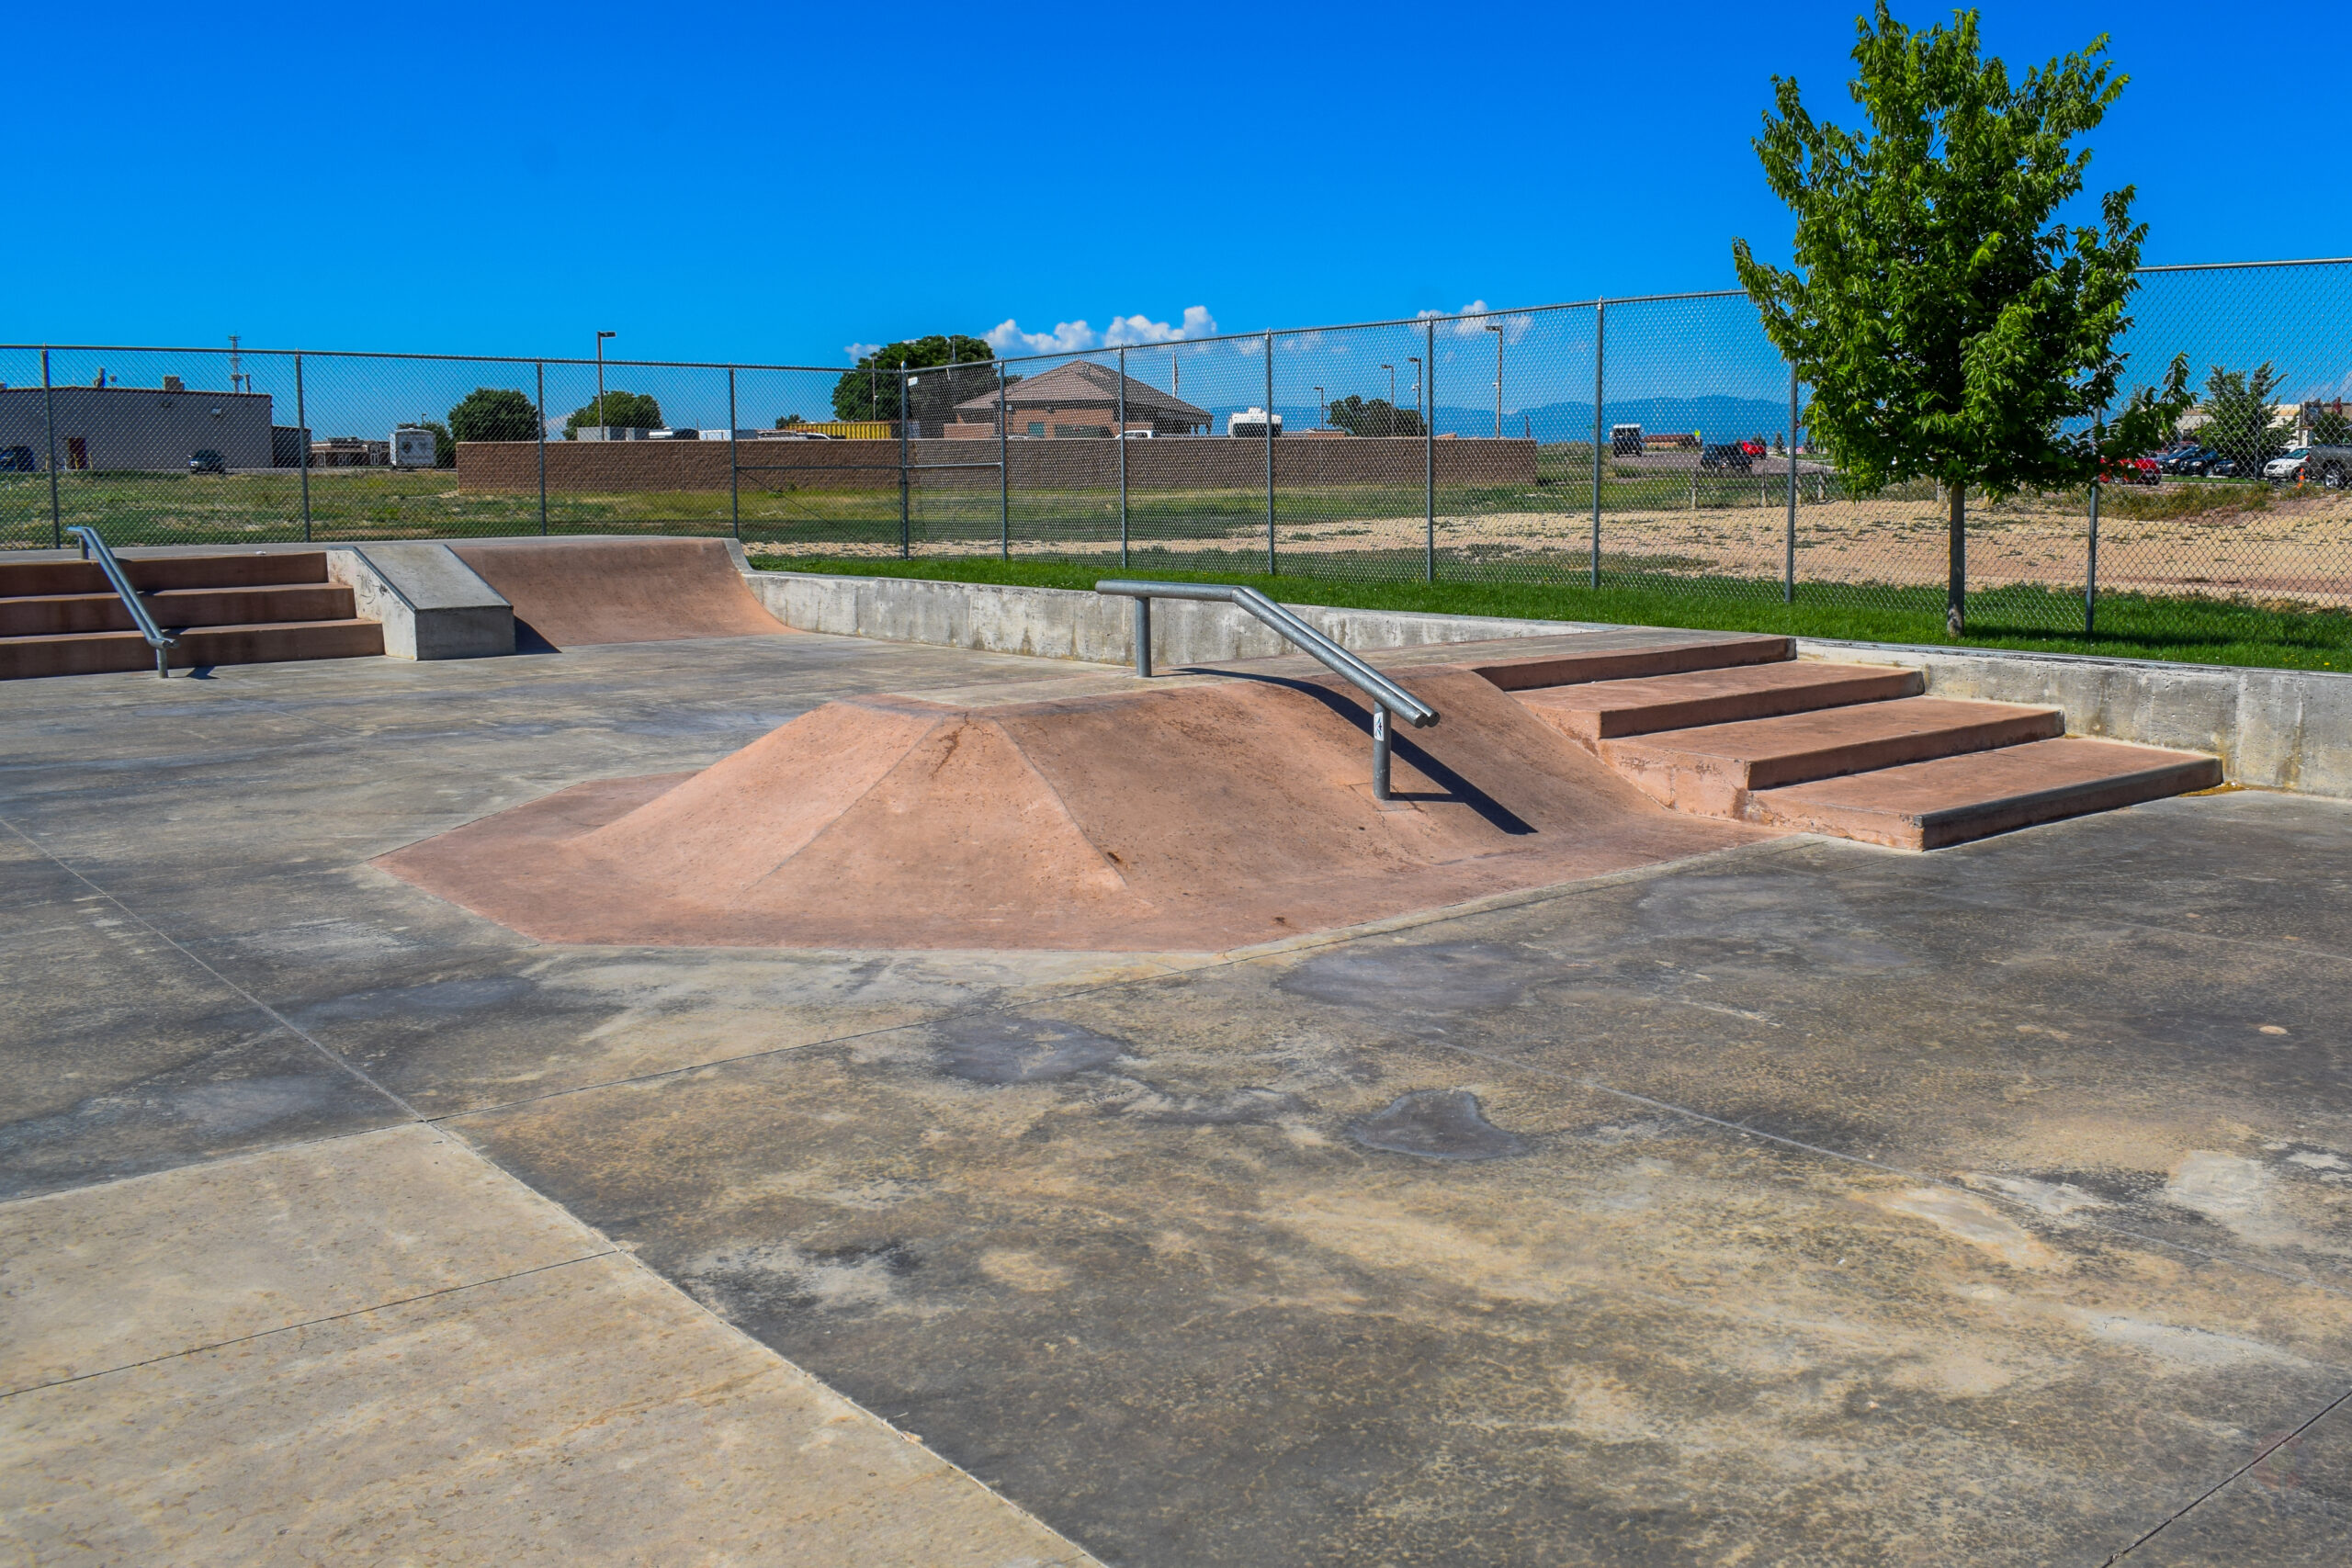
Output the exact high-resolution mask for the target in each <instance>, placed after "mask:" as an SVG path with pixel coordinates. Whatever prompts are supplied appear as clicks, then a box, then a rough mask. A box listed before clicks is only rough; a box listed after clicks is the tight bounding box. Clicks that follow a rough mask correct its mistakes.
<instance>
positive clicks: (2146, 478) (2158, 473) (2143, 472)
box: [2099, 457, 2165, 485]
mask: <svg viewBox="0 0 2352 1568" xmlns="http://www.w3.org/2000/svg"><path fill="white" fill-rule="evenodd" d="M2099 478H2100V479H2103V480H2104V481H2106V482H2107V483H2109V484H2111V485H2160V484H2162V483H2164V482H2165V471H2164V467H2163V465H2162V464H2160V463H2158V462H2157V461H2156V460H2155V459H2154V457H2109V458H2107V459H2106V460H2105V461H2104V462H2102V463H2101V464H2100V465H2099Z"/></svg>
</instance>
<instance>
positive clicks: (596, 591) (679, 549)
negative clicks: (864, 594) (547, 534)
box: [450, 538, 792, 648]
mask: <svg viewBox="0 0 2352 1568" xmlns="http://www.w3.org/2000/svg"><path fill="white" fill-rule="evenodd" d="M727 545H728V542H727V541H726V540H724V539H677V538H647V539H614V538H555V539H490V540H477V541H472V542H469V543H463V544H458V543H452V544H451V545H450V549H452V550H453V551H455V552H456V553H457V555H458V558H459V559H460V560H462V561H464V562H465V563H466V564H467V565H468V566H469V567H471V568H473V570H474V571H475V572H476V573H477V574H478V575H479V576H480V577H481V579H482V581H485V582H487V583H489V584H490V585H491V586H492V588H495V589H496V590H498V592H500V593H502V594H503V595H505V597H506V600H507V602H508V603H509V604H513V605H514V606H515V621H516V622H517V623H518V624H524V625H527V626H529V627H530V629H531V630H532V631H535V632H537V634H538V635H539V636H540V637H544V638H545V639H546V640H547V641H548V642H549V643H551V644H553V645H554V646H555V647H557V648H584V647H589V646H593V645H594V644H597V643H607V642H673V641H679V640H684V639H689V638H696V637H759V636H768V635H779V636H780V635H784V634H786V633H789V632H790V631H791V630H792V628H791V627H789V626H786V625H785V624H784V623H783V622H781V621H779V620H777V619H776V618H775V616H774V615H769V614H768V613H767V611H766V610H764V609H763V608H762V607H761V605H760V602H759V601H758V600H757V599H755V598H753V597H752V591H751V590H750V589H749V588H746V587H745V586H744V585H743V574H742V573H741V571H739V570H737V569H736V566H735V557H734V554H733V552H731V551H730V550H729V548H728V547H727Z"/></svg>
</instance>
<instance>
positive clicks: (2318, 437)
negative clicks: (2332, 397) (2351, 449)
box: [2306, 408, 2352, 446]
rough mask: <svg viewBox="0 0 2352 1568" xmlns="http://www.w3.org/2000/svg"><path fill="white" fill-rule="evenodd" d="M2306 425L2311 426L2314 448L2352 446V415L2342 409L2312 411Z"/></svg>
mask: <svg viewBox="0 0 2352 1568" xmlns="http://www.w3.org/2000/svg"><path fill="white" fill-rule="evenodd" d="M2306 423H2309V424H2310V426H2311V432H2312V444H2313V445H2314V446H2352V414H2347V413H2346V412H2344V411H2343V410H2342V409H2340V408H2324V409H2312V411H2311V412H2310V413H2309V414H2308V415H2307V416H2306Z"/></svg>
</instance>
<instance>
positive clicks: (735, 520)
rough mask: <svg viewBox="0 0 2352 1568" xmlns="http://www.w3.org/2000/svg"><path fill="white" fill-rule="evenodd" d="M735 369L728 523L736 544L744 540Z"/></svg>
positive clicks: (731, 371)
mask: <svg viewBox="0 0 2352 1568" xmlns="http://www.w3.org/2000/svg"><path fill="white" fill-rule="evenodd" d="M736 457H737V453H736V451H735V367H733V366H732V365H730V366H729V367H727V522H728V525H729V527H730V528H732V529H733V530H734V532H735V540H736V543H738V544H741V542H742V540H743V487H742V482H741V470H740V469H739V468H737V467H736V464H735V459H736Z"/></svg>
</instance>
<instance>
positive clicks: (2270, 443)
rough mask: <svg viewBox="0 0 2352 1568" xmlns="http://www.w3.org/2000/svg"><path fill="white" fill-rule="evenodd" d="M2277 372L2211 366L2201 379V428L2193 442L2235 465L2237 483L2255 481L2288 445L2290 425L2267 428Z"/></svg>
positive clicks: (2291, 432) (2273, 417) (2270, 368)
mask: <svg viewBox="0 0 2352 1568" xmlns="http://www.w3.org/2000/svg"><path fill="white" fill-rule="evenodd" d="M2277 401H2278V370H2277V368H2276V367H2273V366H2271V365H2269V364H2268V363H2267V362H2266V363H2264V364H2261V365H2257V366H2256V367H2254V368H2253V369H2252V370H2224V369H2222V367H2220V366H2218V365H2216V366H2214V367H2213V373H2212V374H2211V375H2210V376H2208V377H2206V378H2205V402H2204V410H2205V423H2203V424H2201V425H2199V427H2198V430H2197V438H2198V440H2199V441H2201V442H2203V443H2204V444H2205V445H2206V446H2211V448H2213V450H2214V451H2216V452H2219V453H2221V454H2222V456H2223V457H2228V458H2230V459H2231V460H2232V461H2233V462H2235V463H2236V464H2237V466H2238V475H2239V477H2240V478H2242V479H2260V478H2261V477H2262V465H2263V464H2265V463H2267V462H2268V461H2270V459H2271V458H2273V457H2277V456H2278V454H2280V453H2281V452H2284V451H2285V450H2286V449H2287V448H2288V447H2289V446H2292V445H2293V444H2294V434H2295V432H2294V430H2293V428H2292V427H2291V426H2290V425H2284V424H2278V423H2273V422H2274V421H2275V420H2276V419H2277V417H2278V415H2277V414H2276V412H2274V410H2273V405H2274V404H2275V403H2276V402H2277Z"/></svg>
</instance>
